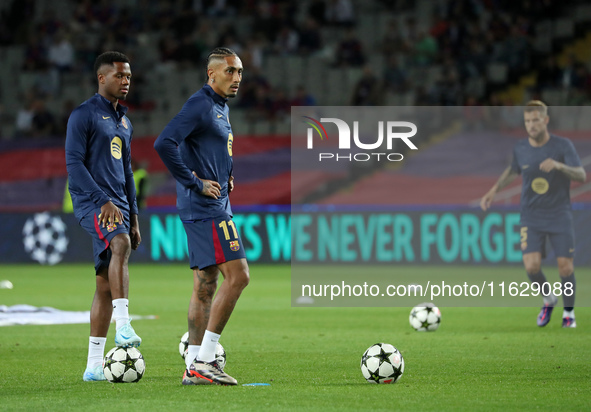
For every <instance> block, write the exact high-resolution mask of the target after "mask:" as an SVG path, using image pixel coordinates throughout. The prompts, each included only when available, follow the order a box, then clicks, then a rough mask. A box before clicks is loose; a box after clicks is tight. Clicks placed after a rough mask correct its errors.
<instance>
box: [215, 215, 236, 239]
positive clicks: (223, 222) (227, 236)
mask: <svg viewBox="0 0 591 412" xmlns="http://www.w3.org/2000/svg"><path fill="white" fill-rule="evenodd" d="M218 226H219V227H221V228H222V230H223V231H224V237H225V238H226V240H230V232H229V231H228V226H230V227H232V233H233V234H234V239H238V232H237V231H236V226H235V225H234V222H233V221H231V220H228V222H227V223H226V222H225V221H222V222H220V224H219V225H218Z"/></svg>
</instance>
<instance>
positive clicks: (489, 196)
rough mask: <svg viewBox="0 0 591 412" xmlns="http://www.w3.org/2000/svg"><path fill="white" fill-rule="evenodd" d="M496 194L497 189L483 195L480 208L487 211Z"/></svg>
mask: <svg viewBox="0 0 591 412" xmlns="http://www.w3.org/2000/svg"><path fill="white" fill-rule="evenodd" d="M495 194H496V192H495V191H493V190H489V191H488V192H487V193H486V194H485V195H484V196H482V199H480V208H481V209H482V210H484V211H485V212H486V211H487V210H488V208H489V207H490V205H491V204H492V202H493V199H494V198H495Z"/></svg>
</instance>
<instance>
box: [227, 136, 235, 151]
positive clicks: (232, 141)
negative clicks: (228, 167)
mask: <svg viewBox="0 0 591 412" xmlns="http://www.w3.org/2000/svg"><path fill="white" fill-rule="evenodd" d="M233 144H234V136H232V133H229V134H228V154H229V155H230V156H232V146H233Z"/></svg>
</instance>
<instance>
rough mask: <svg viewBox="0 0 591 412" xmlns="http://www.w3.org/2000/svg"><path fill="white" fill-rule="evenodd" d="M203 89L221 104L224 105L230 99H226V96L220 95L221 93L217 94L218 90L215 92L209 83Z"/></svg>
mask: <svg viewBox="0 0 591 412" xmlns="http://www.w3.org/2000/svg"><path fill="white" fill-rule="evenodd" d="M203 90H204V91H205V93H206V94H207V95H208V96H210V97H211V98H212V99H213V101H214V102H216V103H218V104H221V105H222V106H223V105H225V104H226V102H227V101H228V99H226V98H224V97H222V96H220V95H219V94H217V93H216V92H214V91H213V89H212V88H211V86H210V85H209V84H205V85H203Z"/></svg>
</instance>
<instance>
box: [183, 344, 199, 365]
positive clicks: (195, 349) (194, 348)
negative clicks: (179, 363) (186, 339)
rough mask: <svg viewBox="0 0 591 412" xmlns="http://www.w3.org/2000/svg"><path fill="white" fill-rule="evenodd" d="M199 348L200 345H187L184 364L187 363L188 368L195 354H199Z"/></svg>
mask: <svg viewBox="0 0 591 412" xmlns="http://www.w3.org/2000/svg"><path fill="white" fill-rule="evenodd" d="M199 349H201V345H189V351H188V352H187V356H185V364H186V365H187V369H189V366H191V363H193V361H194V360H195V358H196V357H197V355H199Z"/></svg>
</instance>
